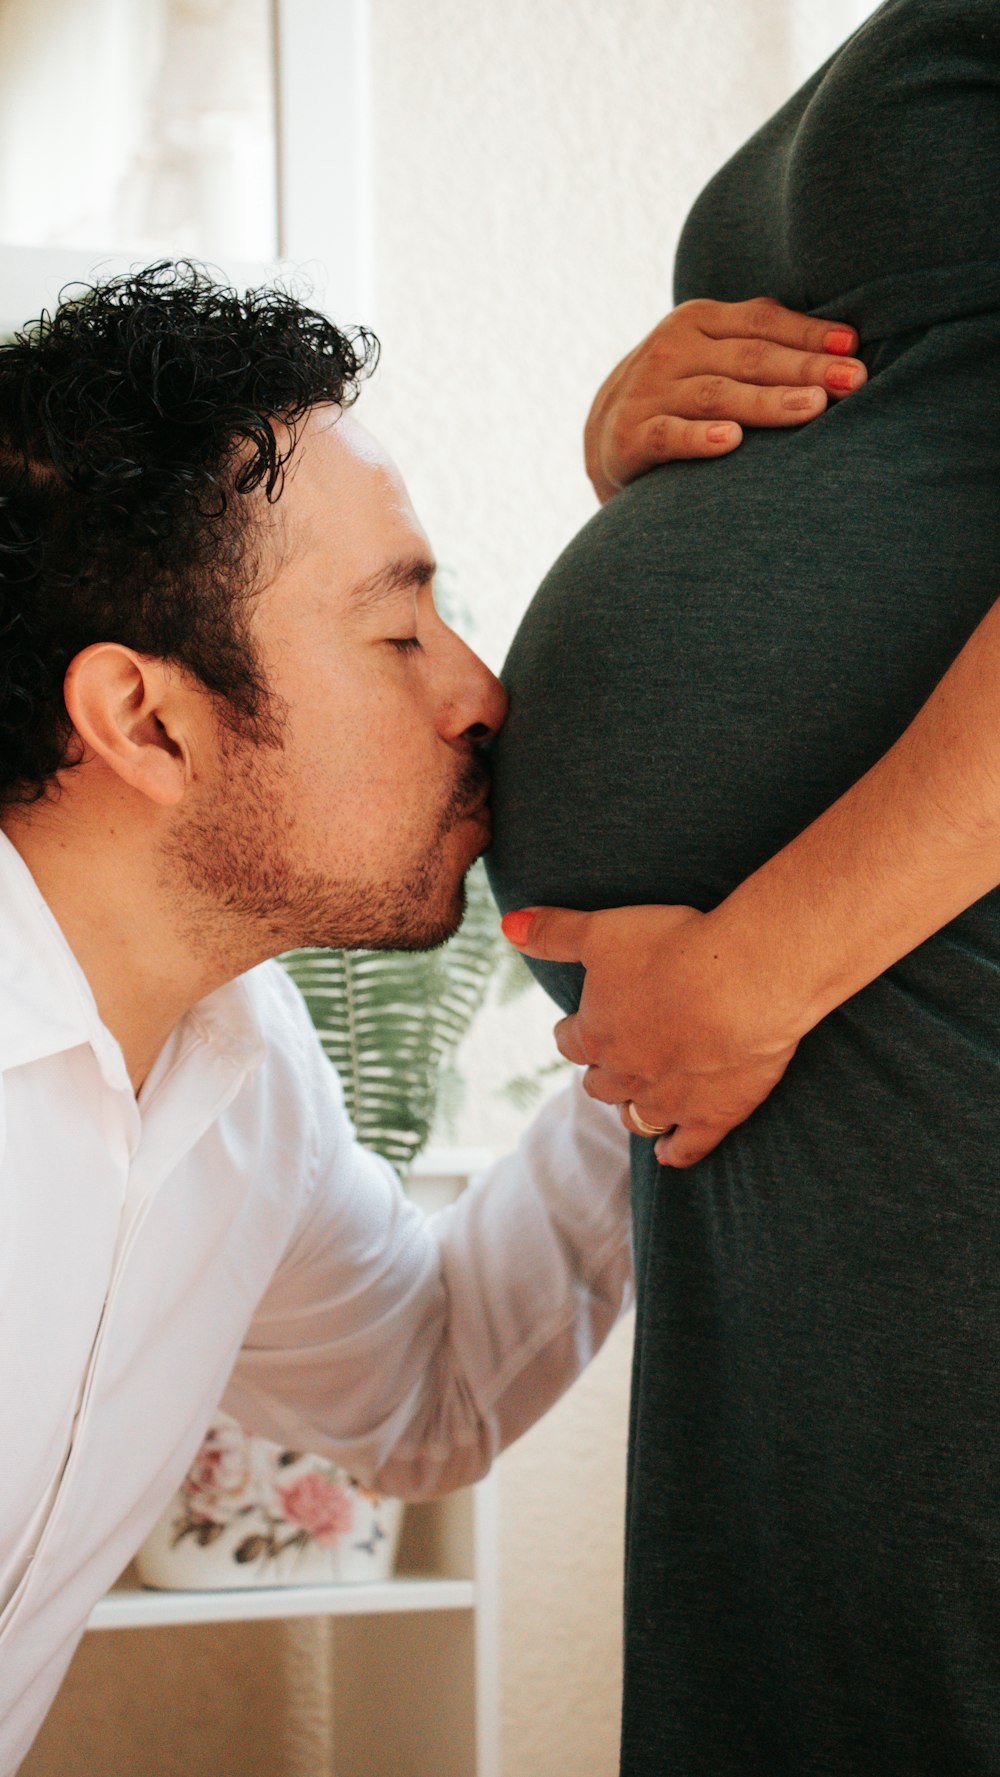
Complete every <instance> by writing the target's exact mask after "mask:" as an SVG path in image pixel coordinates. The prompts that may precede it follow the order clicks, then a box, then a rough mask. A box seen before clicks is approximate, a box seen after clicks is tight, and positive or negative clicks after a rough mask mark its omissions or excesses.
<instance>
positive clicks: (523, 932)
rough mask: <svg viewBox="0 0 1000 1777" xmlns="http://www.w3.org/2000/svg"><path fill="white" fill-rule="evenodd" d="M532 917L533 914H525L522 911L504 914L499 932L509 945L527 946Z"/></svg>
mask: <svg viewBox="0 0 1000 1777" xmlns="http://www.w3.org/2000/svg"><path fill="white" fill-rule="evenodd" d="M534 917H535V916H534V914H533V913H525V912H523V911H521V912H518V913H505V914H504V916H503V918H502V920H501V921H500V930H501V931H502V933H503V935H504V937H505V938H508V939H509V940H510V942H511V944H527V942H528V933H529V932H530V930H531V922H532V920H533V919H534Z"/></svg>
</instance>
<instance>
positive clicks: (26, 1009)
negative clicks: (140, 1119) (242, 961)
mask: <svg viewBox="0 0 1000 1777" xmlns="http://www.w3.org/2000/svg"><path fill="white" fill-rule="evenodd" d="M252 980H253V971H251V973H250V975H248V976H238V977H237V978H236V980H234V981H228V982H226V984H225V985H224V986H223V987H219V988H216V990H215V992H214V993H210V994H208V995H206V997H205V998H204V999H203V1000H199V1001H198V1003H197V1005H195V1006H193V1007H192V1008H191V1011H190V1012H189V1013H187V1015H186V1016H187V1018H188V1019H189V1020H190V1021H191V1023H192V1024H193V1026H194V1028H195V1030H196V1031H197V1033H198V1036H199V1037H200V1038H201V1039H202V1041H203V1042H205V1043H208V1044H209V1045H210V1046H211V1047H212V1048H214V1049H216V1050H218V1051H220V1052H221V1053H222V1054H224V1055H225V1056H227V1058H228V1059H229V1060H230V1061H232V1062H233V1063H234V1064H235V1065H236V1066H238V1067H242V1068H246V1069H249V1068H251V1067H254V1066H256V1065H257V1063H258V1062H260V1061H261V1060H262V1059H263V1057H264V1055H265V1053H266V1041H265V1037H264V1031H263V1028H262V1025H261V1021H260V1018H259V1016H258V1014H257V1010H256V1007H255V1004H254V999H255V995H254V993H253V991H252V988H251V986H250V983H251V982H252ZM80 1043H88V1044H89V1045H90V1047H91V1048H92V1049H93V1051H94V1054H95V1056H96V1057H97V1062H98V1066H99V1067H100V1070H101V1073H102V1074H103V1076H104V1078H105V1080H106V1081H107V1083H108V1085H109V1086H111V1087H113V1088H114V1089H115V1090H116V1091H128V1092H131V1090H132V1088H131V1082H130V1081H129V1077H128V1070H127V1068H126V1066H125V1057H124V1056H123V1054H122V1052H121V1047H120V1045H119V1044H118V1042H117V1041H116V1039H115V1038H114V1037H113V1036H112V1034H111V1032H110V1031H109V1029H108V1027H107V1025H106V1024H104V1022H103V1021H102V1019H101V1015H100V1012H99V1011H98V1009H97V1001H96V1000H95V998H94V995H93V992H92V990H91V986H90V983H89V981H88V980H87V977H86V975H85V974H84V972H83V970H82V969H81V967H80V965H79V963H78V962H77V960H76V957H75V956H74V955H73V952H72V950H71V949H70V947H69V945H68V943H67V942H66V939H65V937H64V935H63V932H62V930H61V928H60V926H59V924H58V922H57V920H56V919H55V916H54V914H53V913H52V910H51V908H50V907H49V905H48V902H47V901H46V900H45V898H44V896H43V895H42V893H41V890H40V889H39V887H38V884H37V883H36V882H35V879H34V877H33V876H32V874H31V871H30V870H29V869H28V866H27V864H26V863H25V862H24V859H23V858H22V857H21V854H20V852H19V851H18V850H17V847H16V846H15V845H13V844H12V843H11V841H10V840H9V839H8V838H7V835H6V834H5V833H3V832H0V1073H2V1072H3V1071H4V1069H5V1068H11V1067H22V1066H24V1065H25V1063H27V1062H31V1061H38V1060H40V1059H41V1058H42V1057H43V1056H48V1055H58V1054H59V1053H60V1052H61V1051H62V1050H65V1049H73V1048H76V1046H77V1045H78V1044H80Z"/></svg>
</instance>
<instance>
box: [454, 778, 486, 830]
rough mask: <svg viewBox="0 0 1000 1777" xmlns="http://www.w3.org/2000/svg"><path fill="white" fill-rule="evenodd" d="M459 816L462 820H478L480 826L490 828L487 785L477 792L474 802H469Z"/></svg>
mask: <svg viewBox="0 0 1000 1777" xmlns="http://www.w3.org/2000/svg"><path fill="white" fill-rule="evenodd" d="M461 818H462V820H463V821H478V822H479V825H480V826H481V827H488V828H492V825H493V820H492V816H491V814H490V792H489V786H486V787H485V788H484V789H482V790H481V791H480V792H479V795H478V796H477V797H476V799H475V801H474V802H470V803H469V806H468V807H467V808H466V809H465V810H464V811H463V813H462V816H461Z"/></svg>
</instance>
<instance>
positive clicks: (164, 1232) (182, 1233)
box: [0, 834, 632, 1777]
mask: <svg viewBox="0 0 1000 1777" xmlns="http://www.w3.org/2000/svg"><path fill="white" fill-rule="evenodd" d="M631 1278H632V1261H631V1242H630V1221H629V1198H628V1150H627V1140H626V1137H625V1133H624V1131H623V1129H622V1128H621V1125H620V1123H619V1122H618V1120H617V1117H616V1116H615V1114H614V1112H613V1111H609V1110H608V1107H606V1106H604V1105H598V1104H595V1103H594V1101H592V1100H591V1099H588V1098H587V1097H586V1096H585V1094H583V1093H582V1092H581V1091H580V1089H579V1086H578V1085H574V1086H573V1087H571V1088H569V1089H568V1090H567V1091H566V1092H564V1093H563V1094H562V1095H561V1096H560V1097H559V1098H557V1099H555V1100H553V1101H552V1102H551V1103H550V1104H549V1105H548V1106H547V1107H546V1109H545V1110H544V1111H543V1112H542V1114H541V1116H540V1117H539V1118H538V1120H537V1121H536V1122H535V1124H534V1125H533V1127H532V1128H531V1130H529V1132H528V1134H527V1136H526V1137H525V1139H524V1141H523V1142H522V1144H521V1146H520V1148H519V1150H518V1152H517V1153H516V1154H514V1155H512V1156H510V1157H509V1158H507V1159H505V1160H502V1161H500V1162H499V1163H498V1164H497V1165H496V1166H494V1167H493V1168H492V1169H491V1170H490V1172H489V1173H488V1174H486V1176H485V1177H484V1178H482V1179H481V1180H479V1181H478V1182H477V1183H476V1184H475V1185H474V1186H473V1187H471V1189H470V1190H469V1191H468V1192H466V1193H465V1195H464V1196H463V1197H462V1198H461V1199H460V1200H459V1202H458V1203H457V1204H455V1205H453V1206H452V1207H450V1208H448V1209H446V1210H443V1211H441V1212H440V1213H439V1214H438V1215H436V1216H434V1217H432V1218H430V1219H429V1220H428V1219H427V1218H425V1217H424V1216H423V1215H422V1213H421V1212H420V1211H419V1210H418V1209H417V1208H416V1207H415V1206H414V1205H413V1204H412V1203H410V1202H409V1200H408V1199H407V1198H406V1196H405V1195H404V1194H403V1192H402V1190H401V1189H400V1186H399V1184H398V1182H397V1180H396V1177H395V1174H394V1173H393V1171H392V1169H391V1168H390V1167H389V1166H387V1165H386V1164H385V1163H384V1162H383V1161H381V1160H379V1159H377V1158H376V1157H374V1156H373V1155H371V1154H369V1153H367V1152H365V1151H364V1150H363V1149H361V1148H359V1147H358V1145H357V1143H356V1142H355V1141H354V1136H353V1131H352V1129H351V1125H350V1123H349V1121H348V1118H347V1115H346V1113H345V1110H344V1107H343V1101H342V1096H341V1092H340V1086H339V1082H338V1080H337V1077H336V1075H335V1073H334V1071H333V1069H332V1068H331V1067H330V1065H329V1063H328V1061H327V1060H326V1057H325V1056H324V1054H323V1052H322V1050H321V1048H320V1046H319V1043H318V1040H317V1038H316V1036H315V1033H314V1031H313V1029H312V1025H311V1023H310V1020H309V1016H308V1013H307V1011H306V1009H305V1006H304V1003H303V1001H302V999H301V997H300V995H299V993H298V991H297V989H296V988H295V987H294V986H293V985H292V983H291V982H290V981H289V980H288V978H287V976H286V975H285V973H284V971H283V970H282V969H281V967H280V966H279V965H278V964H277V963H265V964H263V965H262V966H261V967H260V968H257V969H254V970H252V971H251V972H250V973H249V974H247V975H244V976H242V977H241V978H240V979H239V980H237V981H233V982H231V983H230V984H229V985H228V986H226V987H223V988H221V989H220V990H219V991H218V992H216V993H213V994H211V995H210V996H209V997H208V998H207V999H205V1000H202V1001H201V1002H200V1004H198V1005H197V1006H195V1007H194V1008H193V1010H192V1011H191V1012H190V1013H189V1014H188V1015H187V1016H186V1017H185V1018H184V1019H183V1020H182V1021H181V1023H180V1024H179V1025H178V1026H177V1028H176V1029H175V1031H174V1032H173V1034H172V1036H171V1037H170V1039H169V1041H168V1042H167V1044H166V1046H165V1048H164V1050H163V1052H162V1054H161V1055H160V1057H159V1059H158V1060H157V1062H156V1065H155V1067H154V1068H153V1071H152V1072H151V1074H150V1075H149V1078H148V1079H147V1080H146V1082H145V1083H144V1085H143V1087H142V1090H141V1092H140V1093H139V1096H138V1100H137V1099H136V1096H135V1094H134V1092H133V1090H132V1087H131V1084H130V1082H129V1078H128V1074H127V1071H126V1067H125V1062H124V1058H123V1056H122V1052H121V1049H120V1048H119V1046H118V1044H117V1042H116V1041H115V1039H114V1037H112V1035H111V1033H110V1031H109V1030H108V1029H107V1028H106V1027H105V1026H104V1025H103V1024H102V1022H101V1019H100V1016H99V1014H98V1011H97V1006H96V1002H95V1000H94V997H93V994H92V993H91V991H90V987H89V985H88V983H87V980H86V978H85V976H84V974H83V972H82V970H81V969H80V967H79V965H78V964H77V962H76V960H75V958H74V956H73V954H72V952H71V950H70V949H69V946H68V945H67V943H66V940H65V938H64V937H63V935H62V932H61V930H60V928H59V926H58V925H57V923H56V921H55V919H54V918H53V916H52V914H51V912H50V910H49V908H48V906H47V905H46V903H45V901H44V900H43V898H42V896H41V894H40V893H39V891H38V888H37V887H36V884H35V882H34V879H33V877H32V876H31V874H30V872H29V870H28V869H27V867H26V865H25V864H24V862H23V860H22V859H21V857H20V855H19V854H18V852H17V851H16V850H15V848H14V847H13V846H12V845H11V843H10V841H9V840H7V839H6V838H5V837H4V836H3V835H2V834H0V1352H2V1361H0V1424H2V1426H3V1433H4V1447H3V1461H2V1463H0V1607H2V1608H0V1772H2V1773H3V1777H9V1774H10V1773H12V1772H14V1771H15V1770H16V1768H17V1765H18V1764H19V1762H20V1760H21V1759H22V1758H23V1757H24V1755H25V1753H26V1751H27V1749H28V1747H29V1745H30V1743H31V1741H32V1739H33V1737H34V1735H35V1733H36V1732H37V1730H38V1727H39V1726H40V1724H41V1721H42V1719H43V1717H44V1715H45V1712H46V1710H47V1709H48V1706H49V1704H50V1703H51V1701H52V1698H53V1697H54V1695H55V1692H56V1690H57V1689H58V1686H59V1684H60V1682H61V1680H62V1677H63V1674H64V1672H65V1669H66V1667H67V1665H68V1663H69V1660H70V1658H71V1656H72V1653H73V1650H74V1648H75V1647H76V1644H77V1642H78V1640H79V1638H80V1636H81V1634H82V1632H83V1628H84V1625H85V1623H86V1620H87V1617H88V1615H89V1613H90V1611H91V1609H92V1607H93V1605H94V1604H95V1603H96V1602H97V1600H98V1599H99V1598H100V1597H101V1596H102V1594H103V1593H104V1592H105V1591H106V1590H107V1588H108V1587H109V1586H110V1585H111V1584H112V1583H113V1581H114V1580H115V1579H116V1578H117V1576H118V1574H119V1573H120V1572H121V1570H122V1568H123V1567H125V1566H126V1565H127V1563H128V1561H129V1559H130V1558H131V1556H132V1554H133V1553H134V1551H135V1549H136V1548H137V1547H138V1545H139V1543H140V1542H141V1541H142V1540H143V1538H144V1537H145V1536H146V1534H147V1532H148V1531H149V1530H150V1528H151V1527H152V1525H153V1523H154V1521H155V1520H156V1518H157V1517H158V1516H159V1514H160V1513H161V1511H163V1509H164V1507H165V1506H166V1504H167V1502H168V1501H169V1499H170V1497H171V1495H172V1493H173V1492H174V1490H175V1488H176V1487H177V1486H178V1484H179V1482H180V1480H181V1478H182V1476H183V1475H184V1473H185V1471H186V1469H187V1468H188V1466H189V1464H190V1462H191V1460H192V1457H193V1456H194V1453H195V1451H196V1449H197V1447H198V1444H199V1443H200V1441H201V1438H202V1435H203V1433H204V1431H205V1428H206V1426H207V1423H208V1421H209V1419H210V1417H211V1414H212V1412H213V1411H214V1409H215V1407H216V1406H217V1405H218V1403H219V1402H220V1400H221V1401H222V1404H223V1405H224V1406H225V1407H226V1409H227V1410H228V1411H229V1412H231V1413H233V1414H235V1415H236V1417H237V1418H239V1419H240V1420H241V1421H242V1422H243V1423H244V1424H245V1425H247V1426H249V1427H251V1428H252V1429H253V1430H255V1431H258V1432H260V1433H263V1434H264V1435H266V1436H267V1437H270V1438H273V1439H275V1440H278V1441H280V1442H282V1443H285V1444H287V1445H290V1446H292V1447H296V1448H299V1449H309V1450H314V1451H317V1452H320V1453H326V1454H328V1455H330V1456H331V1457H333V1458H335V1459H336V1460H337V1461H338V1462H341V1463H343V1464H344V1466H345V1467H347V1468H348V1469H349V1470H350V1471H351V1472H352V1474H354V1475H356V1476H357V1477H358V1478H359V1479H361V1480H362V1481H364V1482H365V1483H366V1484H367V1485H370V1486H373V1487H375V1488H378V1489H381V1490H382V1491H386V1492H394V1493H400V1494H403V1495H408V1496H411V1497H419V1496H421V1495H429V1494H433V1493H435V1492H440V1491H443V1490H445V1489H447V1488H450V1487H455V1486H458V1485H460V1484H462V1483H464V1482H467V1481H471V1480H474V1479H475V1478H476V1477H477V1476H479V1475H481V1474H483V1472H484V1471H485V1470H486V1469H487V1468H488V1466H489V1464H490V1461H491V1459H492V1457H493V1456H494V1455H495V1454H496V1452H497V1451H498V1450H499V1449H501V1448H502V1447H503V1446H504V1445H505V1444H506V1443H508V1442H509V1441H510V1440H511V1439H512V1438H514V1437H516V1436H517V1434H518V1433H519V1432H521V1431H523V1430H524V1429H525V1427H526V1426H528V1425H530V1424H531V1423H532V1421H533V1420H534V1419H536V1418H537V1417H538V1416H539V1414H541V1413H542V1412H543V1411H544V1410H545V1408H546V1407H548V1406H549V1405H550V1404H551V1403H552V1402H553V1401H554V1400H555V1399H556V1398H557V1396H558V1395H559V1394H561V1393H562V1391H563V1390H564V1389H565V1388H566V1387H567V1386H568V1384H569V1383H570V1382H571V1381H572V1380H573V1378H574V1377H575V1376H576V1375H577V1374H578V1372H579V1371H580V1369H581V1368H582V1366H583V1365H584V1364H585V1363H586V1362H587V1360H588V1358H589V1357H590V1356H591V1355H592V1353H593V1351H594V1350H595V1348H596V1347H597V1346H598V1345H599V1344H600V1342H601V1341H602V1340H603V1338H604V1337H605V1335H606V1333H607V1332H608V1330H609V1328H610V1327H611V1326H612V1324H613V1323H614V1321H615V1319H616V1318H617V1316H618V1315H619V1313H620V1312H621V1310H622V1308H623V1307H624V1306H625V1305H626V1303H627V1302H628V1300H629V1299H630V1293H631Z"/></svg>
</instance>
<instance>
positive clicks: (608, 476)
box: [583, 296, 868, 502]
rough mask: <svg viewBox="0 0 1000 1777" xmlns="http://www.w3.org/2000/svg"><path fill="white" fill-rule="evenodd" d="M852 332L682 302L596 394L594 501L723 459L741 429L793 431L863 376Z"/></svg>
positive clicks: (588, 430)
mask: <svg viewBox="0 0 1000 1777" xmlns="http://www.w3.org/2000/svg"><path fill="white" fill-rule="evenodd" d="M857 347H858V336H857V334H856V333H855V331H854V329H853V327H845V326H843V325H841V323H839V322H837V321H818V320H816V319H814V318H812V317H810V316H809V315H800V314H797V313H796V312H795V311H794V310H793V309H786V308H782V306H781V304H780V303H778V302H773V301H772V300H771V298H770V297H766V296H760V297H755V298H754V299H753V300H752V301H751V302H712V301H710V300H709V299H708V298H704V299H699V300H698V301H695V302H684V303H682V304H681V306H680V308H676V309H674V311H673V313H672V314H670V315H668V316H667V317H666V320H664V321H661V322H660V323H659V325H658V326H657V327H654V328H653V331H652V333H650V334H649V335H648V337H647V338H646V339H644V340H643V341H642V342H641V344H640V345H637V346H636V348H635V350H634V351H633V352H630V353H629V355H628V357H627V358H624V359H623V360H622V362H621V363H620V364H619V365H618V367H617V369H616V370H613V371H612V372H611V375H610V376H609V377H608V379H607V381H606V382H605V383H604V384H602V386H601V388H600V389H599V390H598V392H597V396H596V398H595V400H594V405H593V407H592V408H591V410H590V415H589V418H588V420H587V424H586V427H585V429H584V435H583V440H584V461H585V463H586V468H587V474H588V475H589V477H590V479H591V481H592V482H593V485H594V491H595V493H596V494H597V497H598V499H599V500H600V501H602V502H603V501H605V500H609V499H610V498H611V495H612V494H614V493H617V492H618V491H619V489H621V488H622V487H624V486H625V484H626V482H629V481H634V480H635V477H636V476H637V475H642V474H643V473H644V472H645V470H647V469H652V468H653V467H654V465H655V464H657V463H669V462H672V461H673V460H674V458H676V457H722V456H725V455H726V454H727V453H728V452H729V451H731V450H735V448H736V446H737V445H738V444H739V443H740V441H741V439H742V437H743V433H742V430H741V428H742V427H743V426H800V425H801V424H802V423H803V421H804V420H811V419H815V417H816V415H817V414H820V413H822V412H823V410H824V408H825V407H826V405H827V401H828V399H829V397H830V396H831V395H832V396H833V397H834V398H836V397H838V396H841V395H848V394H850V392H851V390H852V389H858V388H860V387H861V385H862V383H864V382H865V380H866V378H867V374H868V373H867V371H866V370H865V367H864V365H863V364H862V363H861V362H860V361H859V360H858V359H857V358H853V357H850V356H848V355H847V354H850V353H852V352H856V351H857Z"/></svg>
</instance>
